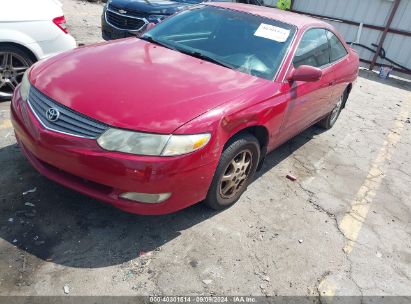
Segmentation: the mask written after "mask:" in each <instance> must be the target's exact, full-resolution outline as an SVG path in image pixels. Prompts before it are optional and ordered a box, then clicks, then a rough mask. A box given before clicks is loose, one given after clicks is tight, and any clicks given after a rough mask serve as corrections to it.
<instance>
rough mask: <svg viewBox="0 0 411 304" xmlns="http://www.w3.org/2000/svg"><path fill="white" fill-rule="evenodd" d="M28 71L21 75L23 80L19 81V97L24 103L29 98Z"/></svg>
mask: <svg viewBox="0 0 411 304" xmlns="http://www.w3.org/2000/svg"><path fill="white" fill-rule="evenodd" d="M29 71H30V69H28V70H26V72H25V73H24V75H23V79H22V80H21V85H20V95H21V98H22V99H23V100H24V101H26V100H27V97H29V91H30V81H29V76H28V75H29Z"/></svg>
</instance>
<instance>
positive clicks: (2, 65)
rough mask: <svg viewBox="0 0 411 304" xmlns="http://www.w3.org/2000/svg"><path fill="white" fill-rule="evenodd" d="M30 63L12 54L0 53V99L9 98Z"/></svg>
mask: <svg viewBox="0 0 411 304" xmlns="http://www.w3.org/2000/svg"><path fill="white" fill-rule="evenodd" d="M30 65H31V63H30V61H29V60H28V59H26V58H25V57H24V56H21V55H19V54H16V53H14V52H0V97H6V98H7V97H9V98H11V96H12V95H13V92H14V90H15V88H16V87H17V85H18V84H19V83H20V82H21V80H22V78H23V75H24V72H25V71H26V70H27V69H28V68H29V67H30Z"/></svg>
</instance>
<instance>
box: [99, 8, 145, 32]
mask: <svg viewBox="0 0 411 304" xmlns="http://www.w3.org/2000/svg"><path fill="white" fill-rule="evenodd" d="M106 18H107V22H108V23H110V24H111V25H113V26H115V27H117V28H119V29H122V30H129V31H138V30H140V29H141V28H142V27H143V26H144V25H145V24H146V22H145V21H144V19H140V18H137V17H130V16H126V15H120V14H119V13H116V12H113V11H111V10H106Z"/></svg>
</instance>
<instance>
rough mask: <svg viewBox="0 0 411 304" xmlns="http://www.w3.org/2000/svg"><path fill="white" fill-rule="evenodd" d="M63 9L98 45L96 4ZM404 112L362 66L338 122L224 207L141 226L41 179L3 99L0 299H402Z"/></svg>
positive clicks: (289, 152) (410, 96) (276, 159)
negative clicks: (25, 154)
mask: <svg viewBox="0 0 411 304" xmlns="http://www.w3.org/2000/svg"><path fill="white" fill-rule="evenodd" d="M63 3H64V5H65V6H64V9H65V12H66V17H67V20H68V22H69V26H70V30H71V33H72V34H73V35H74V36H75V37H76V39H77V40H78V41H79V42H80V43H92V42H97V41H100V40H101V39H100V28H99V18H100V14H101V8H102V6H101V5H100V4H90V3H84V2H80V1H73V0H63ZM410 109H411V84H410V83H409V82H406V81H404V80H399V79H397V80H394V79H393V80H387V81H383V80H380V79H379V78H378V77H376V75H375V74H373V73H370V72H368V71H362V72H361V77H360V78H359V80H358V83H357V84H356V86H355V87H354V89H353V91H352V94H351V96H350V99H349V101H348V104H347V108H346V109H345V110H344V111H343V113H342V115H341V117H340V119H339V121H338V122H337V124H336V125H335V127H334V128H333V129H332V130H330V131H328V132H322V130H320V129H318V128H316V127H312V128H310V129H308V130H307V131H305V132H303V133H302V134H300V135H299V136H297V137H295V138H294V139H292V140H290V141H289V142H288V143H286V144H284V145H283V146H282V147H280V148H279V149H277V150H276V151H275V152H273V153H271V154H270V155H269V156H268V158H267V159H266V162H265V164H264V166H263V169H262V171H261V172H259V174H258V176H257V178H256V180H255V181H254V182H253V183H252V184H251V185H250V187H249V189H248V191H247V192H246V193H245V194H244V195H243V197H242V198H241V200H240V201H239V202H238V203H237V204H236V205H235V206H233V207H232V208H230V209H228V210H225V211H222V212H213V211H210V210H208V209H207V208H205V207H204V206H202V205H201V204H198V205H195V206H193V207H191V208H188V209H186V210H183V211H181V212H178V213H175V214H172V215H167V216H152V217H146V216H138V215H131V214H126V213H123V212H121V211H119V210H116V209H114V208H112V207H110V206H107V205H105V204H103V203H100V202H98V201H96V200H93V199H90V198H88V197H86V196H83V195H81V194H78V193H75V192H73V191H70V190H68V189H66V188H64V187H62V186H60V185H58V184H55V183H53V182H51V181H49V180H47V179H46V178H44V177H42V176H41V175H39V174H38V173H37V172H36V171H35V170H34V169H33V168H32V167H31V166H30V164H29V163H28V162H27V161H26V160H25V158H24V157H23V156H22V155H21V153H20V152H19V148H18V147H17V146H16V144H15V138H14V136H13V131H12V128H11V124H10V120H9V103H8V102H6V103H0V168H1V175H0V189H1V191H0V203H1V205H0V269H1V272H0V295H64V286H66V289H67V288H69V290H66V291H69V294H70V295H154V294H167V295H209V294H215V295H236V294H241V295H304V296H307V295H310V296H316V297H318V296H332V295H365V296H367V295H374V296H375V295H402V296H410V295H411V289H410V286H411V238H410V236H411V228H410V222H411V203H410V200H409V198H410V196H411V188H410V185H411V169H410V168H411V155H410V152H411V150H410V145H411V128H410V118H409V117H410V114H409V113H410ZM289 173H290V174H293V175H295V176H296V177H297V180H296V181H294V182H293V181H290V180H288V179H286V178H285V176H286V175H287V174H289ZM30 189H34V190H35V191H33V192H29V193H27V194H24V193H25V191H27V190H30ZM358 301H359V299H358Z"/></svg>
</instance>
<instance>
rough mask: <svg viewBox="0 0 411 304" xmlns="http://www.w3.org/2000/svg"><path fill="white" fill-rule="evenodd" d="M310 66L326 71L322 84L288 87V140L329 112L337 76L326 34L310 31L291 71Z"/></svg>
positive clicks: (284, 126)
mask: <svg viewBox="0 0 411 304" xmlns="http://www.w3.org/2000/svg"><path fill="white" fill-rule="evenodd" d="M301 65H310V66H313V67H318V68H320V69H322V72H323V75H322V78H321V79H320V80H319V81H315V82H303V81H295V82H291V83H287V84H285V86H286V87H285V91H288V93H287V99H288V107H287V111H286V114H285V117H284V122H283V130H282V132H283V133H285V134H284V135H285V137H291V136H293V135H296V134H298V133H299V132H301V131H303V130H304V129H306V128H308V127H309V126H311V125H312V124H313V123H315V122H316V120H318V119H319V118H321V117H322V116H324V115H325V114H327V113H328V112H329V110H330V109H329V100H330V98H331V95H332V85H333V83H334V76H333V71H332V67H331V66H330V46H329V42H328V38H327V36H326V30H325V29H321V28H314V29H310V30H308V31H307V32H305V34H304V35H303V37H302V38H301V41H300V43H299V46H298V48H297V50H296V53H295V55H294V58H293V62H292V67H291V69H296V68H298V67H299V66H301Z"/></svg>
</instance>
